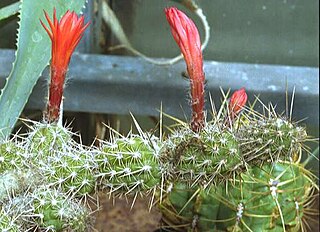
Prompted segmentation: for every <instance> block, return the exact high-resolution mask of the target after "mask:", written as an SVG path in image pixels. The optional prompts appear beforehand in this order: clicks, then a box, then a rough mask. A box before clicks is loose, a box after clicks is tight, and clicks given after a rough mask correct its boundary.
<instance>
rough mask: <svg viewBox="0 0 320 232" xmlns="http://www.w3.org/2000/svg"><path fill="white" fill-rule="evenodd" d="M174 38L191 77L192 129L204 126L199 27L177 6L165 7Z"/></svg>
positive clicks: (198, 129)
mask: <svg viewBox="0 0 320 232" xmlns="http://www.w3.org/2000/svg"><path fill="white" fill-rule="evenodd" d="M165 13H166V17H167V20H168V22H169V24H170V27H171V32H172V35H173V38H174V39H175V41H176V43H177V44H178V46H179V48H180V50H181V52H182V54H183V56H184V59H185V62H186V64H187V71H188V74H189V77H190V86H191V107H192V120H191V129H192V130H193V131H200V130H201V129H202V128H203V126H204V111H203V108H204V80H205V78H204V72H203V58H202V51H201V41H200V36H199V32H198V29H197V27H196V25H195V24H194V23H193V21H192V20H191V19H189V18H188V17H187V16H186V15H185V14H184V13H183V12H181V11H179V10H178V9H177V8H175V7H170V8H167V9H165Z"/></svg>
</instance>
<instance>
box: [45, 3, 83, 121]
mask: <svg viewBox="0 0 320 232" xmlns="http://www.w3.org/2000/svg"><path fill="white" fill-rule="evenodd" d="M44 14H45V17H46V19H47V21H48V24H49V28H48V27H47V26H46V25H45V24H44V23H43V22H42V21H40V22H41V24H42V26H43V27H44V29H45V30H46V32H47V33H48V35H49V37H50V39H51V42H52V47H51V66H50V68H51V74H50V75H51V81H50V88H49V101H48V104H47V112H46V117H47V118H46V119H47V120H48V121H49V122H56V121H58V119H59V113H60V104H61V101H62V95H63V85H64V81H65V76H66V73H67V69H68V65H69V62H70V58H71V55H72V53H73V51H74V50H75V48H76V46H77V45H78V43H79V42H80V39H81V38H82V35H83V32H84V30H85V29H86V28H87V27H88V26H89V23H87V24H85V25H84V17H83V16H81V17H78V16H77V14H76V13H75V12H70V11H69V10H68V11H67V12H66V13H65V14H64V15H63V16H62V18H61V20H60V22H59V21H58V20H57V16H56V10H55V9H54V12H53V22H52V21H51V19H50V18H49V16H48V14H47V12H44Z"/></svg>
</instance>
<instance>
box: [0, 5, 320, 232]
mask: <svg viewBox="0 0 320 232" xmlns="http://www.w3.org/2000/svg"><path fill="white" fill-rule="evenodd" d="M23 9H24V8H22V10H23ZM52 9H53V8H52ZM57 9H58V8H57ZM47 10H48V9H47ZM49 12H51V8H50V9H49ZM60 13H63V12H60ZM54 15H55V13H54ZM166 16H167V19H168V22H169V24H170V27H171V31H172V34H173V37H174V39H175V41H176V42H177V44H178V45H179V47H180V49H181V51H182V54H183V56H184V58H185V61H186V64H187V70H188V74H189V77H190V89H191V91H190V92H191V94H190V96H191V101H190V102H191V108H192V115H191V122H190V123H186V122H182V121H180V120H178V119H175V120H176V122H177V125H175V127H173V128H170V131H171V133H170V134H168V135H167V136H162V135H161V136H160V137H157V136H156V135H155V134H154V133H147V132H144V131H143V130H142V129H141V128H140V127H139V125H138V123H137V122H136V121H135V120H134V123H135V125H136V127H137V129H138V131H139V134H133V133H129V134H128V135H127V136H122V135H120V134H119V133H118V132H116V131H114V133H113V134H112V139H110V141H101V144H100V146H99V147H94V146H92V147H86V146H83V145H82V144H81V143H78V142H76V141H75V138H74V137H76V136H78V135H76V134H74V133H72V132H71V131H70V130H69V129H67V128H65V127H63V126H62V123H60V122H61V120H60V121H59V118H61V112H60V108H61V107H60V104H61V101H62V100H61V96H62V92H63V83H64V75H65V74H66V73H65V72H66V70H67V65H68V63H69V59H70V56H71V53H72V51H73V50H74V46H76V44H77V43H78V42H79V40H80V38H81V34H82V32H83V30H84V29H85V28H86V25H84V23H83V18H82V17H80V18H79V17H78V16H77V15H76V14H75V13H71V12H69V11H67V13H66V14H64V15H63V16H62V19H61V20H60V21H59V20H58V19H55V16H54V19H53V22H54V23H53V24H52V21H51V20H50V18H49V16H48V15H47V14H46V18H47V20H48V23H49V27H50V29H48V27H47V26H44V27H45V29H46V30H47V33H48V34H49V37H50V38H51V40H52V42H53V48H52V50H53V52H52V56H55V55H57V54H58V55H59V56H60V58H63V57H61V56H62V55H65V53H64V52H61V50H60V51H58V52H57V51H56V50H54V49H57V48H58V47H59V45H61V44H57V43H58V42H59V43H62V44H64V45H66V46H67V47H65V46H61V47H60V48H61V49H62V50H63V51H69V52H70V54H69V55H70V56H66V60H63V61H64V62H63V65H62V66H58V68H61V70H60V72H58V74H61V75H60V76H59V78H53V77H54V76H55V75H57V73H55V72H56V71H57V61H55V59H52V62H51V78H52V79H51V81H52V82H53V86H55V87H56V86H57V85H56V84H57V83H55V82H57V81H58V82H59V85H58V88H50V91H49V96H54V97H53V100H54V103H52V99H50V98H49V101H48V105H47V113H46V118H45V121H44V122H30V121H26V123H27V124H29V126H30V128H29V132H27V133H26V134H17V135H12V136H11V138H10V139H9V138H5V139H2V140H1V141H0V219H1V220H0V230H2V231H30V230H33V231H37V230H38V231H80V232H81V231H90V230H93V227H92V217H91V213H92V209H91V208H90V207H89V205H90V204H89V203H92V202H93V203H95V201H94V198H93V197H92V196H93V195H95V194H97V193H98V192H102V193H105V194H106V195H111V196H113V197H119V196H128V195H133V196H134V199H136V197H137V196H139V195H148V194H149V195H151V196H152V197H151V202H150V207H152V206H154V205H157V206H158V207H159V209H160V210H161V212H162V214H163V217H162V221H161V228H162V229H163V230H168V231H300V230H302V231H305V230H306V228H307V227H308V219H309V215H313V214H315V213H317V212H315V211H314V210H312V203H313V200H314V195H315V194H318V191H319V190H318V186H317V184H316V183H315V180H316V177H315V176H314V175H313V174H312V173H311V172H310V171H308V170H306V168H305V165H306V163H301V157H302V155H303V154H304V153H306V154H308V152H307V148H306V145H305V142H306V141H308V140H309V137H308V136H307V134H306V130H305V128H303V127H300V126H299V125H297V124H296V123H294V122H291V120H289V119H287V118H285V117H283V116H279V115H277V114H276V113H275V111H274V108H273V107H272V106H269V107H267V106H265V105H262V107H263V108H264V110H265V112H266V114H265V115H263V114H260V113H259V112H256V111H255V110H254V109H253V107H245V104H246V102H247V94H246V92H245V89H244V88H243V89H240V90H238V91H235V92H234V93H233V94H232V95H231V97H230V99H228V96H227V95H225V96H224V100H223V102H222V106H221V108H220V109H219V110H218V111H217V110H216V109H213V112H211V113H212V116H213V119H212V120H210V121H207V120H206V111H205V109H204V101H205V99H204V82H205V78H204V73H203V59H202V51H201V43H200V37H199V34H198V31H197V28H196V26H195V24H194V23H193V22H192V21H191V20H190V19H189V18H188V17H187V16H186V15H185V14H184V13H182V12H181V11H179V10H177V9H176V8H168V9H166ZM38 24H39V25H40V22H38ZM43 25H44V24H43ZM64 26H65V28H63V27H64ZM36 27H37V28H38V26H36ZM40 28H41V27H40ZM59 28H60V29H61V30H62V31H64V32H66V31H67V30H71V32H73V33H71V32H70V31H69V33H67V32H66V33H63V34H62V36H65V37H64V38H61V37H59V38H60V39H57V38H56V37H55V35H57V34H56V32H57V31H58V30H60V29H59ZM72 30H76V32H75V31H72ZM42 31H44V29H43V28H42ZM20 33H21V31H20ZM28 33H29V35H30V36H32V35H33V34H32V31H30V32H28ZM42 33H43V32H42ZM58 34H59V33H58ZM72 35H74V36H72ZM68 36H71V37H70V38H68ZM55 39H57V40H55ZM69 39H70V40H69ZM19 41H20V40H19ZM68 46H69V47H68ZM22 47H23V46H22ZM20 49H21V48H20ZM37 49H38V48H35V51H37ZM32 55H34V54H32ZM17 59H18V58H17ZM31 61H32V62H33V60H31ZM31 61H30V62H31ZM17 62H18V61H17ZM19 62H20V61H19ZM16 65H18V64H16ZM27 67H29V66H26V67H25V70H28V68H27ZM58 70H59V69H58ZM19 72H20V71H19ZM26 72H27V71H26ZM11 75H13V76H14V75H17V74H11ZM17 78H18V77H17ZM9 80H10V79H9ZM52 82H51V84H52ZM61 82H62V83H61ZM21 83H22V82H19V83H18V84H21ZM7 88H9V87H7ZM19 88H20V87H19ZM56 94H58V95H59V96H58V97H55V96H56ZM1 100H2V99H0V101H1ZM1 109H2V108H1ZM52 112H53V114H52ZM161 125H162V122H161ZM160 130H162V128H160ZM160 134H162V133H160ZM5 137H8V136H5ZM133 204H134V202H133Z"/></svg>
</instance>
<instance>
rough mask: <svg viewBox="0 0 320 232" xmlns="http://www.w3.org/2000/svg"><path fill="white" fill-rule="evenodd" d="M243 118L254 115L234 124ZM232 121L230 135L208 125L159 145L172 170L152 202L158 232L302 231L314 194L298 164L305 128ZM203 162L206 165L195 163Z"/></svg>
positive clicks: (265, 120) (275, 121) (311, 180)
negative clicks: (157, 214) (160, 228)
mask: <svg viewBox="0 0 320 232" xmlns="http://www.w3.org/2000/svg"><path fill="white" fill-rule="evenodd" d="M251 114H257V112H254V111H253V110H251V111H250V112H249V113H248V114H243V115H242V116H241V118H239V119H238V120H239V121H241V120H243V119H245V121H247V119H248V118H249V116H250V115H251ZM222 118H224V117H223V116H222ZM213 121H214V122H217V121H220V122H221V120H219V119H217V118H216V119H214V120H213ZM238 123H239V125H240V124H241V126H240V128H237V130H236V131H232V130H230V128H229V129H228V128H225V129H218V128H223V127H224V125H223V124H222V125H220V126H217V125H215V124H213V123H212V122H208V123H207V124H206V126H205V127H204V128H203V131H202V132H200V133H196V134H194V133H193V132H189V133H184V132H183V131H185V130H186V129H185V128H184V129H183V130H182V132H181V130H178V131H176V132H174V133H173V134H172V136H171V137H169V138H168V139H167V142H166V143H164V144H165V145H164V146H163V150H164V153H162V154H161V155H160V157H162V156H163V157H164V158H166V160H167V161H170V160H171V165H172V167H173V168H172V170H173V175H171V178H170V179H168V180H167V181H168V182H167V184H166V186H165V194H164V197H163V199H161V202H160V209H161V211H162V213H163V219H162V222H163V228H164V229H169V231H172V230H174V231H260V230H261V228H262V230H263V231H265V230H272V231H299V230H300V229H304V228H305V226H306V224H305V220H306V218H307V217H308V215H307V212H308V210H309V209H308V208H309V207H310V204H311V202H312V201H313V199H314V196H312V193H314V191H318V187H317V185H316V184H315V182H314V179H315V178H314V176H313V175H312V174H311V173H310V172H309V171H307V170H306V169H305V168H304V165H303V164H301V163H300V159H301V155H302V153H304V152H303V151H304V146H305V145H304V141H305V140H306V139H307V135H306V132H305V129H304V128H302V127H299V126H297V125H295V124H293V123H291V122H289V121H286V120H284V119H281V118H278V117H274V116H273V117H272V118H267V117H264V118H261V117H260V118H259V119H258V118H251V121H250V123H240V122H238ZM189 131H191V130H190V129H189ZM277 135H278V136H277ZM221 138H222V140H223V141H224V142H223V143H222V142H221ZM213 148H214V149H213ZM213 151H214V152H213ZM168 157H170V159H168ZM204 157H205V158H204ZM204 160H208V161H207V162H210V164H211V165H208V167H206V165H203V164H204V163H207V162H204ZM191 161H192V162H191ZM222 161H223V162H222ZM172 176H173V177H172Z"/></svg>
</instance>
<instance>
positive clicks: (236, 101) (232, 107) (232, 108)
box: [229, 88, 248, 119]
mask: <svg viewBox="0 0 320 232" xmlns="http://www.w3.org/2000/svg"><path fill="white" fill-rule="evenodd" d="M247 99H248V96H247V93H246V90H245V88H241V89H239V90H237V91H235V92H234V93H233V94H232V96H231V98H230V102H229V112H230V117H231V119H234V117H235V116H236V115H237V114H239V113H240V111H241V110H242V109H243V107H244V105H245V104H246V102H247Z"/></svg>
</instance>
